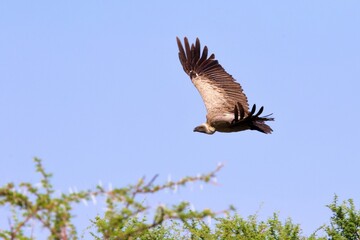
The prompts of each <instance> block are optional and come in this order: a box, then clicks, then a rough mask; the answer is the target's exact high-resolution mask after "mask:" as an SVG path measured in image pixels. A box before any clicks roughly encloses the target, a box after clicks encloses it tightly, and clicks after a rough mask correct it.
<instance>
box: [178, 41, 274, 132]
mask: <svg viewBox="0 0 360 240" xmlns="http://www.w3.org/2000/svg"><path fill="white" fill-rule="evenodd" d="M176 40H177V44H178V47H179V59H180V62H181V65H182V66H183V69H184V71H185V72H186V73H187V74H188V75H189V76H190V79H191V81H192V82H193V84H194V85H195V87H196V88H197V90H198V91H199V93H200V95H201V97H202V99H203V101H204V104H205V107H206V110H207V115H206V119H207V121H206V123H204V124H202V125H200V126H198V127H196V128H195V129H194V131H197V132H203V133H207V134H213V133H214V132H215V131H218V132H238V131H243V130H248V129H250V130H258V131H260V132H263V133H271V132H272V129H271V128H270V127H269V126H268V125H266V124H265V121H272V120H274V119H273V118H268V116H264V117H260V116H259V115H260V114H261V113H262V111H263V107H261V108H260V110H259V112H258V113H256V114H255V110H256V107H255V105H254V106H253V108H252V110H251V111H249V104H248V101H247V97H246V95H245V94H244V92H243V89H242V87H241V86H240V84H239V83H237V82H236V81H235V79H234V78H233V77H232V76H231V75H230V74H228V73H227V72H226V71H225V70H224V69H223V68H222V66H221V65H220V64H219V63H218V61H217V60H215V55H214V54H211V55H210V57H207V55H208V49H207V47H206V46H205V47H204V49H203V51H202V53H201V47H200V41H199V39H196V42H195V44H192V45H191V47H190V44H189V42H188V39H187V38H186V37H185V38H184V46H185V48H184V47H183V46H182V44H181V41H180V40H179V38H176ZM239 116H240V118H239Z"/></svg>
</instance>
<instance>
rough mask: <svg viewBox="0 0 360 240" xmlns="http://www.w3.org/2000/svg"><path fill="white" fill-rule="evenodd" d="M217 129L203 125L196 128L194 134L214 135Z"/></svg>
mask: <svg viewBox="0 0 360 240" xmlns="http://www.w3.org/2000/svg"><path fill="white" fill-rule="evenodd" d="M215 131H216V130H215V128H213V127H212V126H210V125H209V124H207V123H203V124H201V125H200V126H197V127H196V128H194V132H201V133H206V134H214V133H215Z"/></svg>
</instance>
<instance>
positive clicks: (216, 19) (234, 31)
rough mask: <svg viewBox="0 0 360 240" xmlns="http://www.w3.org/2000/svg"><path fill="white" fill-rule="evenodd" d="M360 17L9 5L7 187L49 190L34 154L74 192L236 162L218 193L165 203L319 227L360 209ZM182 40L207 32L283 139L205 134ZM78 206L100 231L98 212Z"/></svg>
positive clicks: (181, 195)
mask: <svg viewBox="0 0 360 240" xmlns="http://www.w3.org/2000/svg"><path fill="white" fill-rule="evenodd" d="M359 12H360V2H359V1H325V0H324V1H310V0H307V1H296V2H295V1H241V2H240V1H227V2H221V3H220V2H219V1H205V0H204V1H181V2H177V3H175V2H172V1H142V2H140V1H76V2H74V1H61V2H56V3H55V2H53V1H36V2H29V1H1V3H0V116H1V117H0V161H1V168H0V176H1V178H0V185H4V184H5V183H7V182H9V181H14V182H20V181H31V182H34V183H36V182H37V181H38V180H39V178H38V175H36V174H35V173H34V164H33V161H32V158H33V157H35V156H37V157H40V158H41V159H43V160H44V165H45V167H46V168H47V169H48V170H49V171H50V172H53V173H54V179H53V183H54V185H55V187H56V188H57V189H59V190H60V191H65V192H66V191H68V188H69V187H74V186H76V187H77V188H78V189H87V188H91V187H94V186H95V185H96V184H97V183H98V181H99V180H101V181H102V182H103V183H104V184H108V183H109V182H111V183H112V185H113V186H115V187H116V186H118V187H121V186H125V185H127V184H130V183H135V182H136V181H137V180H138V179H139V178H140V177H142V176H144V175H145V176H148V178H151V177H152V176H153V175H155V174H160V177H159V179H158V181H159V182H162V181H166V180H167V178H168V175H169V174H170V175H171V176H172V178H173V179H176V178H180V177H183V176H186V175H196V174H198V173H204V172H208V171H210V170H212V169H214V168H215V167H216V165H217V163H218V162H223V163H225V168H224V169H223V170H222V171H221V172H220V173H219V174H218V181H219V186H211V185H209V186H208V185H206V186H205V187H204V189H203V190H200V187H199V186H198V185H195V187H194V189H193V190H192V191H191V190H190V187H189V188H185V189H182V190H180V191H179V192H177V193H176V194H173V193H168V194H164V195H161V196H159V197H158V198H157V197H156V196H154V199H153V200H152V201H153V202H154V203H160V202H167V201H169V202H177V201H180V200H188V201H190V202H192V203H193V204H194V205H195V207H196V208H198V209H202V208H206V207H210V208H213V209H214V210H221V209H224V208H226V207H227V206H228V205H229V204H233V205H235V207H237V209H238V211H239V213H240V214H241V215H243V216H247V215H249V214H253V213H255V212H256V211H257V210H259V208H261V209H260V215H261V217H263V218H265V217H268V216H270V215H271V213H273V212H280V215H281V217H282V218H286V217H291V218H292V219H293V220H294V222H296V223H300V224H302V226H303V228H304V230H305V233H306V234H307V233H311V232H312V231H314V230H315V229H316V228H317V227H319V226H320V225H322V224H323V223H325V222H326V221H327V220H328V219H329V217H330V214H331V213H330V211H329V210H328V209H327V208H326V207H325V205H326V204H328V203H330V202H331V201H332V198H333V195H334V193H336V194H338V195H339V196H340V198H341V199H347V198H354V200H355V203H357V205H358V207H360V201H359V199H360V192H359V182H360V174H359V169H360V162H359V160H360V154H359V147H360V144H359V143H360V142H359V134H360V127H359V123H358V121H359V119H360V113H359V107H360V106H359V105H360V104H359V103H360V96H359V90H358V89H359V88H360V84H359V83H360V44H359V43H360V28H359V25H360V14H359ZM176 36H179V37H181V38H182V37H184V36H187V37H188V38H189V40H190V41H191V42H193V41H194V40H195V38H196V37H199V38H200V40H201V43H202V45H207V46H208V47H209V51H210V52H214V53H215V54H216V57H217V59H218V60H219V62H220V63H221V64H222V66H223V67H224V68H225V69H226V70H227V71H228V72H229V73H230V74H232V75H233V76H234V77H235V78H236V79H237V81H238V82H239V83H241V85H242V87H243V88H244V90H245V93H246V94H247V96H248V99H249V103H250V104H254V103H256V104H257V105H258V106H260V105H264V106H265V113H271V112H273V113H274V116H275V118H276V121H275V122H273V123H271V126H272V128H273V129H274V133H273V134H272V135H264V134H261V133H259V132H254V131H247V132H241V133H235V134H221V133H216V134H214V135H212V136H208V135H204V134H199V133H193V131H192V130H193V128H194V127H195V126H196V125H198V124H200V123H202V122H204V121H205V115H206V112H205V107H204V106H203V102H202V100H201V98H200V96H199V94H198V92H197V91H196V89H195V88H194V87H193V85H192V83H191V81H190V79H189V78H188V77H187V76H186V74H185V73H184V72H183V70H182V67H181V65H180V63H179V60H178V55H177V54H178V50H177V46H176V41H175V37H176ZM80 208H83V210H84V209H85V210H84V211H83V212H85V213H84V214H81V212H82V210H78V211H79V212H80V214H79V216H78V220H77V221H79V225H80V226H88V225H89V222H88V219H87V218H89V217H91V216H92V215H91V214H88V213H87V211H88V210H86V209H91V208H92V207H91V205H90V206H88V207H85V206H81V207H80ZM6 214H9V213H8V212H7V213H6ZM6 214H5V213H4V209H0V215H1V218H3V219H2V220H0V228H3V226H1V223H2V224H7V220H6V219H5V218H4V216H5V215H6ZM4 220H5V221H4ZM79 230H80V231H81V230H82V229H79ZM80 231H79V232H80Z"/></svg>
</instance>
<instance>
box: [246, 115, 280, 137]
mask: <svg viewBox="0 0 360 240" xmlns="http://www.w3.org/2000/svg"><path fill="white" fill-rule="evenodd" d="M270 115H271V114H270ZM270 115H267V116H265V117H256V118H254V119H253V120H252V122H251V126H250V129H251V130H257V131H259V132H262V133H265V134H269V133H271V132H272V131H273V130H272V129H271V127H270V126H268V125H267V124H266V123H265V121H274V118H268V116H270Z"/></svg>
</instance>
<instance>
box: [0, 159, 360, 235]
mask: <svg viewBox="0 0 360 240" xmlns="http://www.w3.org/2000/svg"><path fill="white" fill-rule="evenodd" d="M35 164H36V171H37V172H38V173H39V174H40V175H41V184H40V186H39V185H37V184H35V185H34V184H31V183H20V184H19V185H17V186H16V185H15V184H13V183H8V184H6V185H5V186H3V187H1V188H0V206H1V207H2V208H6V209H10V211H11V214H9V215H11V217H10V218H9V221H8V222H9V225H8V226H7V227H4V226H3V227H1V228H0V237H1V238H2V239H24V240H25V239H36V238H37V237H39V236H35V235H34V232H36V231H34V229H33V228H34V226H37V227H40V228H41V229H43V230H42V231H41V233H42V234H47V238H48V239H59V240H60V239H61V240H65V239H79V238H82V237H81V236H79V234H78V232H77V229H76V226H75V225H74V224H73V220H74V216H73V215H72V210H73V207H74V206H76V204H79V203H81V202H83V201H90V200H93V199H94V198H99V197H103V198H105V200H106V211H105V213H104V214H103V215H101V216H100V215H98V216H97V217H95V219H92V220H91V222H92V226H91V230H89V235H91V236H92V238H93V239H209V240H212V239H214V240H215V239H216V240H217V239H230V240H232V239H234V240H235V239H240V240H242V239H244V240H245V239H252V240H295V239H311V240H312V239H336V240H342V239H344V240H345V239H350V240H357V239H360V211H358V210H356V208H355V205H354V202H353V200H352V199H349V200H347V201H344V202H342V203H339V202H338V197H337V196H335V197H334V200H333V202H332V203H331V204H329V205H327V207H328V208H329V210H330V211H331V212H332V216H331V218H330V224H329V225H324V226H321V227H319V228H318V229H317V230H316V231H315V232H314V233H313V234H311V235H310V236H303V235H302V231H301V227H300V225H298V224H294V223H293V222H292V220H291V219H290V218H289V219H287V220H285V221H281V220H280V219H279V216H278V214H273V216H271V217H269V218H268V219H267V220H259V219H258V217H257V215H252V216H249V217H248V218H243V217H241V216H240V215H238V214H237V213H236V211H235V209H234V208H233V207H232V206H230V207H229V208H228V209H225V210H223V211H220V212H214V211H212V210H210V209H204V210H201V211H197V210H191V208H190V204H189V203H188V202H181V203H179V204H177V205H173V206H170V207H169V206H165V205H159V206H156V207H155V208H154V207H152V208H151V209H155V211H154V212H153V213H151V212H150V211H149V209H150V206H147V205H145V204H144V202H143V199H144V198H145V196H146V195H148V194H154V193H159V192H162V191H164V190H169V189H173V188H174V187H183V186H185V185H186V184H188V183H190V182H205V183H210V182H212V181H213V180H214V177H215V175H216V173H217V172H218V171H219V170H220V169H221V168H222V166H221V165H219V166H218V167H217V168H216V169H215V170H214V171H212V172H210V173H208V174H204V175H201V176H196V177H185V178H183V179H180V180H178V181H169V182H167V183H165V184H155V181H156V176H155V177H154V178H152V179H151V180H150V181H148V182H146V181H145V178H142V179H140V180H139V181H138V182H137V183H136V184H134V185H129V186H126V187H123V188H115V189H111V190H106V189H104V188H103V187H102V186H100V185H98V186H97V187H96V188H95V189H92V190H84V191H79V192H72V193H67V194H65V193H63V194H61V195H60V196H59V194H55V190H54V188H53V186H52V184H51V181H50V180H51V177H52V175H51V174H49V173H47V172H46V171H45V170H44V168H43V165H42V162H41V160H40V159H37V158H36V159H35ZM149 212H150V213H149ZM220 213H221V215H222V216H223V215H225V217H220ZM150 216H152V217H150ZM2 217H4V216H2ZM207 219H212V222H213V224H209V222H208V221H207ZM34 221H35V222H37V224H36V225H34V224H31V223H33V222H34ZM2 228H3V229H2ZM29 229H30V230H29ZM44 229H45V231H44ZM89 229H90V228H89ZM320 233H321V234H320ZM318 235H321V236H318Z"/></svg>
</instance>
